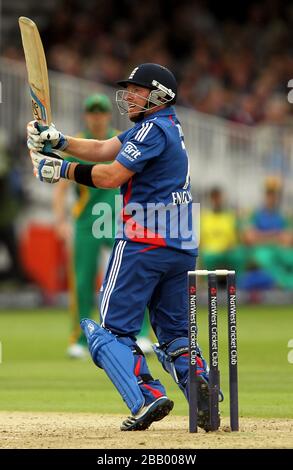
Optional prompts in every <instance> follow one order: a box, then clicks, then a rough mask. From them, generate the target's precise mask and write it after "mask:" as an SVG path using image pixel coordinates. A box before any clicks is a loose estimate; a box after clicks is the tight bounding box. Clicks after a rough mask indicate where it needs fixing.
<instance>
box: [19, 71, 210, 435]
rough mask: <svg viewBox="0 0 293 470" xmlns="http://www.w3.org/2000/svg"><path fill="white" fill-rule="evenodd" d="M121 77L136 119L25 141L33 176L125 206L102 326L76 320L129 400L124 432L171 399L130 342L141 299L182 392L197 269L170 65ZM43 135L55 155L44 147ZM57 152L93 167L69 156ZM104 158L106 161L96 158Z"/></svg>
mask: <svg viewBox="0 0 293 470" xmlns="http://www.w3.org/2000/svg"><path fill="white" fill-rule="evenodd" d="M118 84H119V85H120V86H121V87H122V89H121V90H118V91H117V93H116V102H117V105H118V107H119V110H120V112H121V113H123V114H126V113H127V114H128V117H129V119H130V121H132V122H133V123H134V126H133V127H131V128H130V129H129V130H127V131H125V132H123V133H121V134H120V135H118V136H115V137H112V138H111V139H109V140H95V139H81V138H74V137H71V136H65V135H63V134H62V133H61V132H60V131H58V130H57V129H56V128H55V127H54V126H53V125H51V126H50V127H49V128H48V129H47V130H45V131H43V132H39V130H38V128H37V126H36V123H35V122H34V121H32V122H30V123H29V124H28V127H27V129H28V147H29V149H30V151H31V159H32V162H33V166H34V170H35V173H36V174H37V177H38V178H39V180H40V181H44V182H47V183H57V182H58V181H59V180H60V178H61V179H62V178H63V179H69V180H72V181H76V182H77V183H79V184H82V185H85V186H89V187H99V188H117V187H120V191H121V194H122V196H123V207H122V211H121V217H120V223H119V225H118V230H117V233H116V241H115V245H114V247H113V250H112V254H111V257H110V260H109V264H108V268H107V271H106V275H105V278H104V281H103V284H102V287H101V291H100V298H99V304H100V315H101V324H100V325H98V324H97V323H95V322H94V321H93V320H91V319H85V320H83V321H82V322H81V326H82V328H83V330H84V332H85V335H86V337H87V341H88V347H89V350H90V353H91V356H92V359H93V361H94V363H95V364H96V366H98V367H100V368H102V369H103V370H104V371H105V373H106V374H107V375H108V377H109V378H110V380H111V381H112V383H113V385H114V386H115V387H116V389H117V390H118V392H119V393H120V395H121V397H122V398H123V400H124V401H125V403H126V405H127V406H128V408H129V410H130V412H131V416H129V417H128V418H127V419H126V420H124V421H123V423H122V425H121V430H122V431H137V430H144V429H147V428H148V427H149V426H150V425H151V423H152V422H154V421H159V420H161V419H163V418H164V417H165V416H167V415H168V414H169V412H170V411H171V410H172V408H173V402H172V401H171V400H170V399H169V398H168V396H167V393H166V390H165V387H164V386H163V384H162V383H161V382H160V381H159V380H156V379H154V378H153V377H152V375H151V373H150V371H149V368H148V365H147V362H146V358H145V356H144V354H143V353H142V351H141V350H140V348H139V347H138V346H137V343H136V338H137V335H138V334H139V332H140V329H141V325H142V322H143V316H144V312H145V309H146V307H148V308H149V312H150V320H151V324H152V327H153V330H154V332H155V334H156V337H157V339H158V344H157V345H154V351H155V352H156V354H157V357H158V360H159V361H160V362H161V364H162V366H163V367H164V369H165V370H166V371H167V372H168V373H170V374H171V376H172V377H173V379H174V380H175V382H176V383H177V384H178V386H179V388H180V389H181V390H182V392H183V393H184V395H185V397H186V398H187V400H188V398H189V397H188V357H187V356H188V315H187V295H186V292H187V271H191V270H194V268H195V264H196V256H197V242H196V239H195V236H194V232H193V228H192V196H191V188H190V177H189V164H188V156H187V152H186V148H185V144H184V135H183V132H182V129H181V126H180V123H179V120H178V119H177V116H176V113H175V109H174V107H173V105H174V104H175V102H176V98H177V83H176V79H175V77H174V75H173V74H172V72H171V71H170V70H168V69H167V68H165V67H163V66H161V65H158V64H152V63H147V64H141V65H138V66H137V67H135V68H134V70H132V72H131V73H130V75H129V77H128V78H127V79H125V80H121V81H120V82H118ZM46 142H50V144H51V145H52V147H53V148H54V149H55V151H57V153H56V158H54V157H52V156H46V155H44V154H42V153H41V152H42V149H43V146H44V144H45V143H46ZM58 150H61V151H66V152H68V153H69V154H70V155H74V156H75V157H76V158H78V159H81V160H86V161H89V162H99V164H97V165H92V164H86V163H73V162H68V161H66V160H64V159H62V158H60V157H59V156H58ZM109 161H110V162H111V163H110V164H107V165H105V164H103V162H109ZM197 374H198V385H199V387H198V388H199V393H198V395H199V398H198V425H199V426H201V427H202V428H204V429H205V430H207V431H208V430H209V399H208V396H209V386H208V372H207V365H206V362H205V360H204V359H203V357H202V355H201V352H200V349H199V348H198V353H197Z"/></svg>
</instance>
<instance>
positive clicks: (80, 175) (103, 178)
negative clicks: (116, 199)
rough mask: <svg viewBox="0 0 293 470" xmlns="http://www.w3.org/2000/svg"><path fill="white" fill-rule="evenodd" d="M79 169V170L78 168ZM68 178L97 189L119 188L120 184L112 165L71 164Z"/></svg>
mask: <svg viewBox="0 0 293 470" xmlns="http://www.w3.org/2000/svg"><path fill="white" fill-rule="evenodd" d="M77 167H78V168H77ZM67 178H68V179H69V180H72V181H76V182H77V183H79V184H83V185H85V186H91V187H96V188H105V189H107V188H117V187H118V186H119V182H118V181H117V179H116V178H115V177H114V175H113V171H112V169H111V166H110V165H102V164H99V165H81V164H79V163H70V166H69V169H68V173H67Z"/></svg>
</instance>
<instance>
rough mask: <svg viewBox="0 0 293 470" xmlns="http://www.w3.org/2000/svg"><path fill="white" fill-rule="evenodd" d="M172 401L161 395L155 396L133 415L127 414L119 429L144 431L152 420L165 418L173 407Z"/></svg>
mask: <svg viewBox="0 0 293 470" xmlns="http://www.w3.org/2000/svg"><path fill="white" fill-rule="evenodd" d="M173 406H174V403H173V401H171V400H169V398H167V397H165V396H163V397H160V398H157V400H155V401H153V402H152V403H151V404H150V405H148V406H144V407H143V408H142V410H141V411H140V412H138V413H137V414H136V415H135V416H129V417H128V418H127V419H126V420H125V421H123V423H122V425H121V427H120V429H121V431H144V430H145V429H147V428H148V427H149V426H150V425H151V424H152V422H153V421H160V420H161V419H163V418H165V416H167V415H168V414H169V413H170V411H171V410H172V409H173Z"/></svg>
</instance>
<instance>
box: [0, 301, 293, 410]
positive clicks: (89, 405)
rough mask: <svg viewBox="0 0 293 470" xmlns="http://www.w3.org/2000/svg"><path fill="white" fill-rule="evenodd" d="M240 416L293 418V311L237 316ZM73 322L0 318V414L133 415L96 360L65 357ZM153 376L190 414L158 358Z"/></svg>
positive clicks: (38, 315)
mask: <svg viewBox="0 0 293 470" xmlns="http://www.w3.org/2000/svg"><path fill="white" fill-rule="evenodd" d="M238 311H239V314H238V345H239V405H240V415H242V416H255V417H276V418H293V405H292V390H293V364H290V363H289V362H288V353H289V348H288V341H289V340H290V339H291V338H293V312H292V308H290V307H285V306H282V307H263V306H262V307H255V306H248V307H242V308H239V309H238ZM199 319H200V322H199V323H200V333H199V335H200V345H201V347H202V349H203V351H204V352H205V354H206V355H207V346H208V345H207V323H206V314H205V312H204V311H203V310H201V311H200V313H199ZM68 330H69V315H68V314H67V313H66V312H62V311H56V310H34V311H26V312H13V311H2V312H0V341H1V343H2V364H0V409H1V410H19V411H23V410H26V411H75V412H82V411H83V412H97V413H121V414H125V413H126V408H125V405H124V404H123V402H122V400H121V399H120V397H119V395H118V393H117V392H116V390H115V389H114V388H113V386H112V385H111V383H110V382H109V380H108V378H107V377H106V375H105V374H104V372H103V371H102V370H100V369H97V368H96V367H95V366H94V364H93V363H92V362H91V360H87V361H72V360H69V359H67V358H66V356H65V350H66V347H67V337H68ZM226 330H227V324H226V313H225V312H224V311H220V322H219V333H220V371H221V387H222V389H223V391H224V394H225V401H224V403H223V404H222V405H221V411H222V415H223V416H227V414H228V409H229V400H228V376H227V372H228V369H227V363H228V359H227V358H228V352H227V344H226V343H227V341H226V340H227V337H226ZM149 365H150V369H151V372H152V374H153V376H154V377H158V378H160V379H161V380H162V381H163V383H164V384H165V386H166V388H167V391H168V394H169V396H170V397H171V398H172V399H174V400H175V409H174V413H175V414H180V415H182V414H187V404H186V401H185V399H184V397H183V395H182V393H181V392H180V391H179V390H178V389H177V386H176V385H175V384H174V383H173V381H172V379H171V378H170V376H169V375H168V374H167V373H165V372H164V371H163V370H162V368H161V366H160V364H159V363H158V361H157V360H156V358H155V357H151V358H150V359H149Z"/></svg>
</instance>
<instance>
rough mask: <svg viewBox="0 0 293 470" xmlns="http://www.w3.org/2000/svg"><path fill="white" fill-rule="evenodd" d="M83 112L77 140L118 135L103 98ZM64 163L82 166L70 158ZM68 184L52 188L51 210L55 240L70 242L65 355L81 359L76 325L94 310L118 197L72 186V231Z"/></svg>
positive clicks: (97, 97) (97, 96) (82, 342)
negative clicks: (97, 233) (102, 232)
mask: <svg viewBox="0 0 293 470" xmlns="http://www.w3.org/2000/svg"><path fill="white" fill-rule="evenodd" d="M84 112H85V114H84V119H85V124H86V129H85V131H83V132H81V133H80V134H79V135H78V137H83V138H87V139H101V140H106V139H109V138H111V137H113V136H115V135H116V134H117V133H118V131H116V130H115V129H113V128H112V127H111V126H110V121H111V112H112V104H111V101H110V100H109V98H108V97H107V96H106V95H102V94H94V95H91V96H89V97H88V98H87V99H86V100H85V102H84ZM66 159H67V160H69V161H78V162H80V163H82V161H79V160H77V159H75V158H73V157H67V158H66ZM70 184H71V183H68V181H66V180H62V181H60V182H59V184H58V185H56V189H55V192H54V200H53V207H54V214H55V219H56V229H57V232H58V234H59V236H60V237H61V238H62V239H64V240H65V241H66V242H68V240H69V239H72V241H71V248H70V252H71V263H70V264H71V266H70V290H71V311H72V330H71V336H70V345H69V348H68V351H67V352H68V355H69V356H70V357H73V358H81V357H84V356H85V355H86V354H87V348H85V345H86V339H85V337H84V335H83V333H82V331H81V329H80V325H79V322H80V320H81V319H82V318H88V317H92V314H93V312H94V310H95V309H96V305H97V299H96V295H97V286H96V279H97V274H98V273H99V271H101V269H102V266H101V252H102V249H103V248H108V249H111V248H112V245H113V243H114V236H115V196H118V195H119V191H118V189H111V190H109V189H100V188H90V187H88V186H83V185H74V186H73V189H74V190H75V193H76V194H75V199H76V200H75V204H74V206H73V208H72V216H73V227H71V224H69V223H68V221H67V208H66V196H67V191H68V189H69V188H70ZM99 203H103V204H105V203H106V204H108V205H109V220H108V221H106V220H105V223H107V224H109V225H108V227H110V228H109V231H110V236H108V234H107V237H102V238H96V237H94V235H93V232H92V230H93V226H94V223H95V221H96V220H97V218H98V214H99V213H100V210H98V209H97V212H96V211H95V210H94V215H93V208H94V206H95V205H96V204H99ZM97 207H98V206H96V208H97ZM110 209H111V211H110ZM105 219H106V216H105ZM72 229H73V234H72V236H71V232H72Z"/></svg>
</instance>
